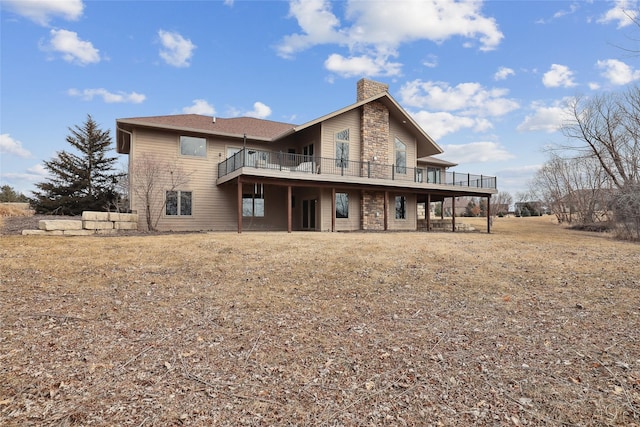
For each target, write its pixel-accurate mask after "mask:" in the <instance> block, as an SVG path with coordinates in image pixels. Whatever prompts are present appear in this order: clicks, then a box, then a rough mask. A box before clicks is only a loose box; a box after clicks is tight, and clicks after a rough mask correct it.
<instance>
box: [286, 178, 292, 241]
mask: <svg viewBox="0 0 640 427" xmlns="http://www.w3.org/2000/svg"><path fill="white" fill-rule="evenodd" d="M291 219H292V215H291V186H290V185H288V186H287V232H288V233H291V228H292V227H291V222H292V221H291Z"/></svg>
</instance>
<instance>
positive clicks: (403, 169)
mask: <svg viewBox="0 0 640 427" xmlns="http://www.w3.org/2000/svg"><path fill="white" fill-rule="evenodd" d="M395 146H396V173H405V174H406V173H407V146H406V145H405V144H404V143H403V142H402V141H400V140H399V139H398V138H396V144H395Z"/></svg>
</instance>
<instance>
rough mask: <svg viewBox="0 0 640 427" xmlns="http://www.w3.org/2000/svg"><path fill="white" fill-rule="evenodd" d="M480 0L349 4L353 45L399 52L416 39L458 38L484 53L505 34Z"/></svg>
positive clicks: (494, 45)
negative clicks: (474, 43) (473, 43)
mask: <svg viewBox="0 0 640 427" xmlns="http://www.w3.org/2000/svg"><path fill="white" fill-rule="evenodd" d="M481 8H482V3H481V2H477V1H468V0H467V1H465V0H463V1H453V0H435V1H430V2H425V1H423V0H411V1H403V2H384V3H382V2H380V3H377V4H376V7H372V6H371V4H370V3H369V2H363V1H359V0H354V1H349V2H348V3H347V13H346V16H347V18H350V19H351V20H352V21H353V26H352V27H351V28H349V30H348V31H349V38H350V41H351V42H356V43H365V44H373V45H376V46H385V47H390V48H392V49H395V48H396V47H397V46H399V45H400V44H402V43H406V42H411V41H415V40H431V41H434V42H437V43H440V42H443V41H444V40H447V39H449V38H451V37H454V36H460V37H465V38H467V39H470V40H476V39H477V40H479V41H480V50H493V49H495V48H496V47H497V46H498V44H499V43H500V41H501V40H502V38H503V34H502V33H501V32H500V30H499V29H498V26H497V24H496V22H495V20H494V19H493V18H487V17H485V16H483V15H482V12H481Z"/></svg>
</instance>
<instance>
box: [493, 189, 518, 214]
mask: <svg viewBox="0 0 640 427" xmlns="http://www.w3.org/2000/svg"><path fill="white" fill-rule="evenodd" d="M512 204H513V197H512V196H511V194H510V193H509V192H508V191H500V192H499V193H498V194H496V195H495V196H493V197H491V204H490V207H491V215H492V216H494V217H495V216H497V215H506V214H507V212H509V207H510V206H511V205H512Z"/></svg>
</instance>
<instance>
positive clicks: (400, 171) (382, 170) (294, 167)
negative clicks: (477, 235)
mask: <svg viewBox="0 0 640 427" xmlns="http://www.w3.org/2000/svg"><path fill="white" fill-rule="evenodd" d="M243 167H253V168H262V169H271V170H276V171H285V172H302V173H311V174H320V175H325V174H326V175H339V176H349V177H360V178H371V179H384V180H393V181H407V182H421V183H426V184H442V185H454V186H460V187H472V188H487V189H495V188H497V182H496V177H493V176H486V175H473V174H468V173H460V172H442V171H441V170H439V169H438V171H437V172H436V171H434V170H433V169H431V168H412V167H407V166H401V165H386V164H381V163H374V162H357V161H353V160H346V159H331V158H324V157H316V156H308V155H303V154H293V153H284V152H281V151H280V152H275V151H262V150H254V149H243V150H240V151H238V152H237V153H235V154H234V155H232V156H231V157H229V158H227V159H225V160H223V161H222V162H220V163H218V178H222V177H223V176H225V175H228V174H230V173H232V172H234V171H236V170H238V169H240V168H243Z"/></svg>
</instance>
